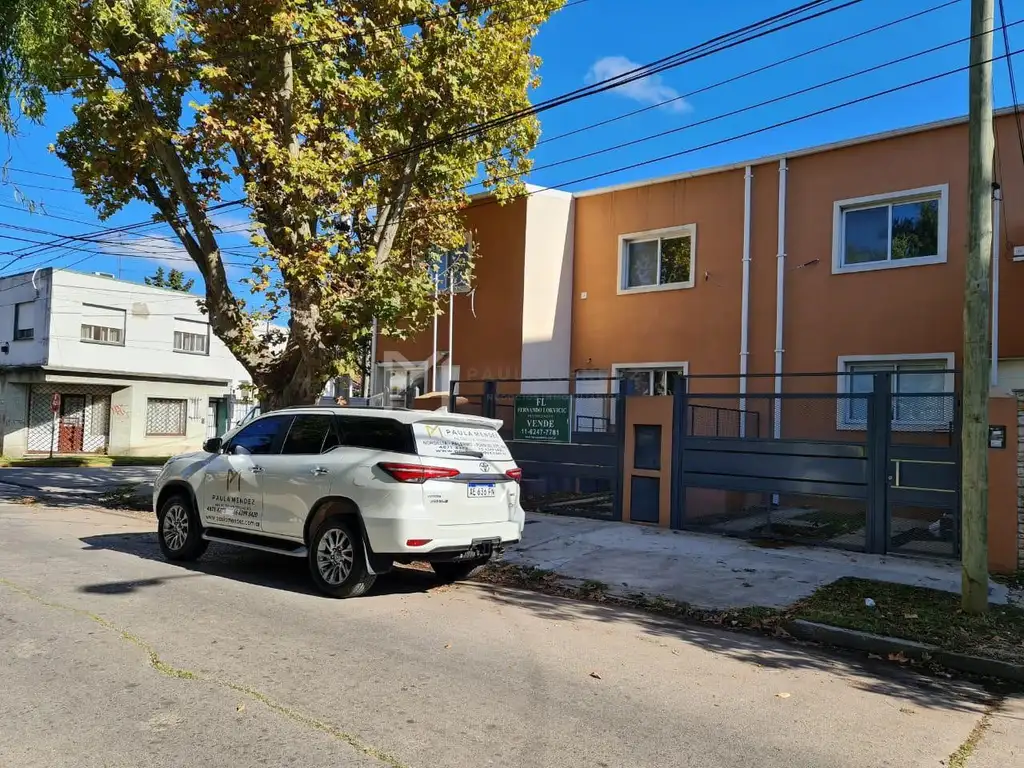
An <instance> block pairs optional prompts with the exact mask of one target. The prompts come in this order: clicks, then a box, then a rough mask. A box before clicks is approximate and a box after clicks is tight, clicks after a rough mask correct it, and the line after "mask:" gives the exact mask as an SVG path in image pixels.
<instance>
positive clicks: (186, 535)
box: [157, 493, 209, 561]
mask: <svg viewBox="0 0 1024 768" xmlns="http://www.w3.org/2000/svg"><path fill="white" fill-rule="evenodd" d="M157 537H158V538H159V539H160V550H161V551H162V552H163V553H164V557H166V558H167V559H168V560H178V561H187V560H196V559H198V558H199V557H201V556H202V554H203V553H204V552H205V551H206V547H207V546H209V542H208V541H206V539H204V538H203V526H202V523H201V522H200V521H199V515H197V514H196V510H195V507H194V506H193V505H192V501H191V500H190V499H189V498H188V497H187V496H185V495H184V494H178V493H176V494H174V495H172V496H170V497H168V498H167V500H166V501H164V503H163V504H162V505H161V506H160V513H159V517H158V518H157Z"/></svg>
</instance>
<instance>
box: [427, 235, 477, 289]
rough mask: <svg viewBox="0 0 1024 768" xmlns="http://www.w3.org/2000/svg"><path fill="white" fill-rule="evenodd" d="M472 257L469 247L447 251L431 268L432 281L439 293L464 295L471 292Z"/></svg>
mask: <svg viewBox="0 0 1024 768" xmlns="http://www.w3.org/2000/svg"><path fill="white" fill-rule="evenodd" d="M471 271H472V270H471V257H470V250H469V247H468V246H467V247H465V248H460V249H459V250H457V251H446V252H445V253H442V254H440V256H438V258H437V261H436V262H435V263H434V264H433V266H432V267H431V279H432V280H433V281H434V284H435V285H436V286H437V292H438V293H448V292H449V291H454V292H455V293H463V292H465V291H467V290H469V287H470V286H469V283H470V272H471Z"/></svg>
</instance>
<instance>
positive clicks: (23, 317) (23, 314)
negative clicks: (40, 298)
mask: <svg viewBox="0 0 1024 768" xmlns="http://www.w3.org/2000/svg"><path fill="white" fill-rule="evenodd" d="M35 304H36V303H35V302H34V301H23V302H21V303H20V304H15V305H14V340H15V341H27V340H29V339H33V338H35V335H36V331H35V318H34V317H33V315H34V314H35V312H34V310H35Z"/></svg>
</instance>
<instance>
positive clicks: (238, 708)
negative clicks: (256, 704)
mask: <svg viewBox="0 0 1024 768" xmlns="http://www.w3.org/2000/svg"><path fill="white" fill-rule="evenodd" d="M235 712H245V704H239V705H238V706H237V707H235Z"/></svg>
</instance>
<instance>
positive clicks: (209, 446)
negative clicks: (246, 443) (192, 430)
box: [203, 437, 224, 453]
mask: <svg viewBox="0 0 1024 768" xmlns="http://www.w3.org/2000/svg"><path fill="white" fill-rule="evenodd" d="M223 443H224V441H223V440H221V439H220V438H219V437H211V438H210V439H209V440H207V441H206V442H205V443H203V450H204V451H206V452H207V453H220V447H221V445H223Z"/></svg>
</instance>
